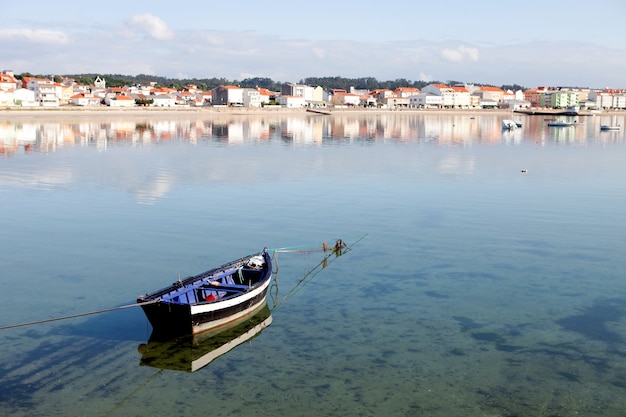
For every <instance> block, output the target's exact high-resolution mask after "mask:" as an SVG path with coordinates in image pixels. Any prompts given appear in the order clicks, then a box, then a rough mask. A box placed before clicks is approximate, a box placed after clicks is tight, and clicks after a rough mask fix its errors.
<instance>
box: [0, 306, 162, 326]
mask: <svg viewBox="0 0 626 417" xmlns="http://www.w3.org/2000/svg"><path fill="white" fill-rule="evenodd" d="M159 301H160V300H152V301H146V302H145V303H141V304H137V303H135V304H128V305H124V306H119V307H113V308H107V309H104V310H97V311H90V312H87V313H79V314H72V315H70V316H63V317H54V318H51V319H45V320H37V321H29V322H27V323H19V324H11V325H8V326H0V330H5V329H13V328H15V327H23V326H31V325H33V324H41V323H48V322H51V321H58V320H67V319H73V318H76V317H82V316H90V315H93V314H101V313H108V312H110V311H116V310H124V309H126V308H132V307H139V306H141V305H148V304H154V303H158V302H159Z"/></svg>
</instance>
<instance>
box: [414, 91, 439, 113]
mask: <svg viewBox="0 0 626 417" xmlns="http://www.w3.org/2000/svg"><path fill="white" fill-rule="evenodd" d="M441 106H442V97H441V96H438V95H437V94H433V93H424V92H421V93H420V94H417V95H414V96H411V97H410V98H409V107H412V108H416V109H436V108H440V107H441Z"/></svg>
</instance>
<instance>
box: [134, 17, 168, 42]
mask: <svg viewBox="0 0 626 417" xmlns="http://www.w3.org/2000/svg"><path fill="white" fill-rule="evenodd" d="M129 23H130V25H132V26H134V27H136V28H139V29H142V30H144V31H146V32H148V34H149V35H150V36H151V37H152V38H154V39H156V40H159V41H166V40H169V39H172V38H173V37H174V32H172V31H171V30H170V28H168V27H167V23H165V21H164V20H163V19H161V18H160V17H158V16H154V15H152V14H150V13H144V14H138V15H135V16H133V17H131V18H130V20H129Z"/></svg>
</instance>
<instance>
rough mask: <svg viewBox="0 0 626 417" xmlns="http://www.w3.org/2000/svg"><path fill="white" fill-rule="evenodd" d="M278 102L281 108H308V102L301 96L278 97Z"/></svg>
mask: <svg viewBox="0 0 626 417" xmlns="http://www.w3.org/2000/svg"><path fill="white" fill-rule="evenodd" d="M276 102H277V103H278V104H280V105H281V107H286V108H289V109H298V108H302V107H305V106H306V100H305V99H304V97H301V96H282V95H281V96H278V97H276Z"/></svg>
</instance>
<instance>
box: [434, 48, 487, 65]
mask: <svg viewBox="0 0 626 417" xmlns="http://www.w3.org/2000/svg"><path fill="white" fill-rule="evenodd" d="M441 56H442V57H443V59H445V60H447V61H451V62H462V61H466V60H468V61H471V62H476V61H478V49H476V48H468V47H465V46H463V45H460V46H459V47H458V48H456V49H448V48H446V49H444V50H442V51H441Z"/></svg>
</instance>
